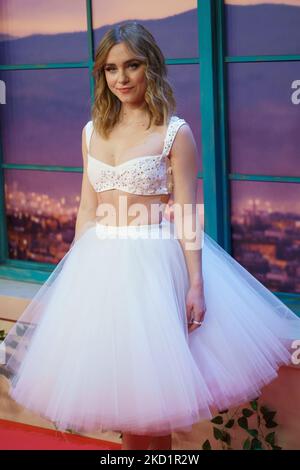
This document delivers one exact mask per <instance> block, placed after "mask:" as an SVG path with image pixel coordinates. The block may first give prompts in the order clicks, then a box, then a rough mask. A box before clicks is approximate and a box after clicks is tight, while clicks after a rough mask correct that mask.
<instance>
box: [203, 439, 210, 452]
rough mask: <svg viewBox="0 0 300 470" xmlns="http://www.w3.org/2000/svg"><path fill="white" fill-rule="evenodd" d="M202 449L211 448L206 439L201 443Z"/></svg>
mask: <svg viewBox="0 0 300 470" xmlns="http://www.w3.org/2000/svg"><path fill="white" fill-rule="evenodd" d="M202 450H211V445H210V442H209V440H208V439H206V441H205V442H204V443H203V444H202Z"/></svg>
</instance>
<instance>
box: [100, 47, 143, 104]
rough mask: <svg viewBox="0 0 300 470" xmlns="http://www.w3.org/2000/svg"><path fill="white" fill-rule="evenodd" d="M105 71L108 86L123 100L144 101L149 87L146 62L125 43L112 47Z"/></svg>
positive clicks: (129, 101)
mask: <svg viewBox="0 0 300 470" xmlns="http://www.w3.org/2000/svg"><path fill="white" fill-rule="evenodd" d="M104 71H105V77H106V82H107V85H108V88H109V89H110V91H111V92H112V93H113V94H114V95H116V96H117V97H118V98H119V100H120V101H121V102H123V103H139V102H141V101H144V97H145V92H146V89H147V79H146V76H145V64H144V63H143V62H141V61H140V60H139V59H136V58H135V55H134V53H133V52H131V51H130V50H129V49H128V48H127V47H126V45H125V44H124V43H120V44H116V45H115V46H113V47H112V48H111V49H110V51H109V53H108V55H107V58H106V62H105V64H104ZM122 89H123V90H122Z"/></svg>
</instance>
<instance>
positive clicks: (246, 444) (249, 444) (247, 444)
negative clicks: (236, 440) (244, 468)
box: [243, 437, 251, 450]
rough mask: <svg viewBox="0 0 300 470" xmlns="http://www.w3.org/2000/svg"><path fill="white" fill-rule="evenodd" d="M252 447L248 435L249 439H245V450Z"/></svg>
mask: <svg viewBox="0 0 300 470" xmlns="http://www.w3.org/2000/svg"><path fill="white" fill-rule="evenodd" d="M250 447H251V442H250V438H249V437H247V439H246V440H245V441H244V444H243V450H249V449H250Z"/></svg>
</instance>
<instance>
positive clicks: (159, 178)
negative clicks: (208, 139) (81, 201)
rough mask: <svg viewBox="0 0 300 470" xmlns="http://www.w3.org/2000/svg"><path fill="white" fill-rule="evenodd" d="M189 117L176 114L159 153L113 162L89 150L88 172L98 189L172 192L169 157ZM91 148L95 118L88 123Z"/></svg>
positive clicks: (136, 192) (148, 193)
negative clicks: (185, 117) (99, 157)
mask: <svg viewBox="0 0 300 470" xmlns="http://www.w3.org/2000/svg"><path fill="white" fill-rule="evenodd" d="M185 122H186V121H185V120H184V119H181V118H179V117H177V116H172V117H171V119H170V121H169V124H168V128H167V132H166V136H165V139H164V147H163V151H162V153H161V154H159V155H145V156H141V157H135V158H131V159H130V160H128V161H126V162H123V163H121V164H119V165H115V166H113V165H109V164H107V163H104V162H102V161H101V160H98V159H97V158H95V157H93V156H92V155H90V154H89V153H88V162H87V175H88V178H89V180H90V182H91V184H92V186H93V188H94V189H95V191H96V192H97V193H100V192H102V191H107V190H109V189H119V190H122V191H125V192H128V193H132V194H139V195H156V194H169V193H171V192H172V190H173V182H172V165H171V160H170V158H169V154H170V150H171V147H172V144H173V141H174V138H175V135H176V133H177V131H178V129H179V128H180V126H181V125H182V124H184V123H185ZM85 132H86V143H87V148H88V149H89V147H90V139H91V135H92V132H93V121H89V122H88V123H87V124H86V126H85Z"/></svg>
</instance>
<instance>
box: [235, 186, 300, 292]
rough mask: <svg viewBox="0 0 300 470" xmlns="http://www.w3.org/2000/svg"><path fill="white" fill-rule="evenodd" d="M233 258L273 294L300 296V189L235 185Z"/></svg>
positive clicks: (299, 187)
mask: <svg viewBox="0 0 300 470" xmlns="http://www.w3.org/2000/svg"><path fill="white" fill-rule="evenodd" d="M231 190H232V238H233V240H232V245H233V256H234V257H235V258H236V259H237V260H238V261H239V262H240V263H241V264H242V265H243V266H244V267H245V268H246V269H247V270H248V271H250V272H251V274H253V275H254V276H255V277H256V278H257V279H258V280H259V281H260V282H262V283H263V284H264V285H265V286H266V287H268V288H269V289H270V290H272V291H277V292H290V293H299V292H300V262H299V261H300V230H299V228H300V185H299V184H294V183H265V182H263V183H261V182H252V181H233V182H232V183H231Z"/></svg>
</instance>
